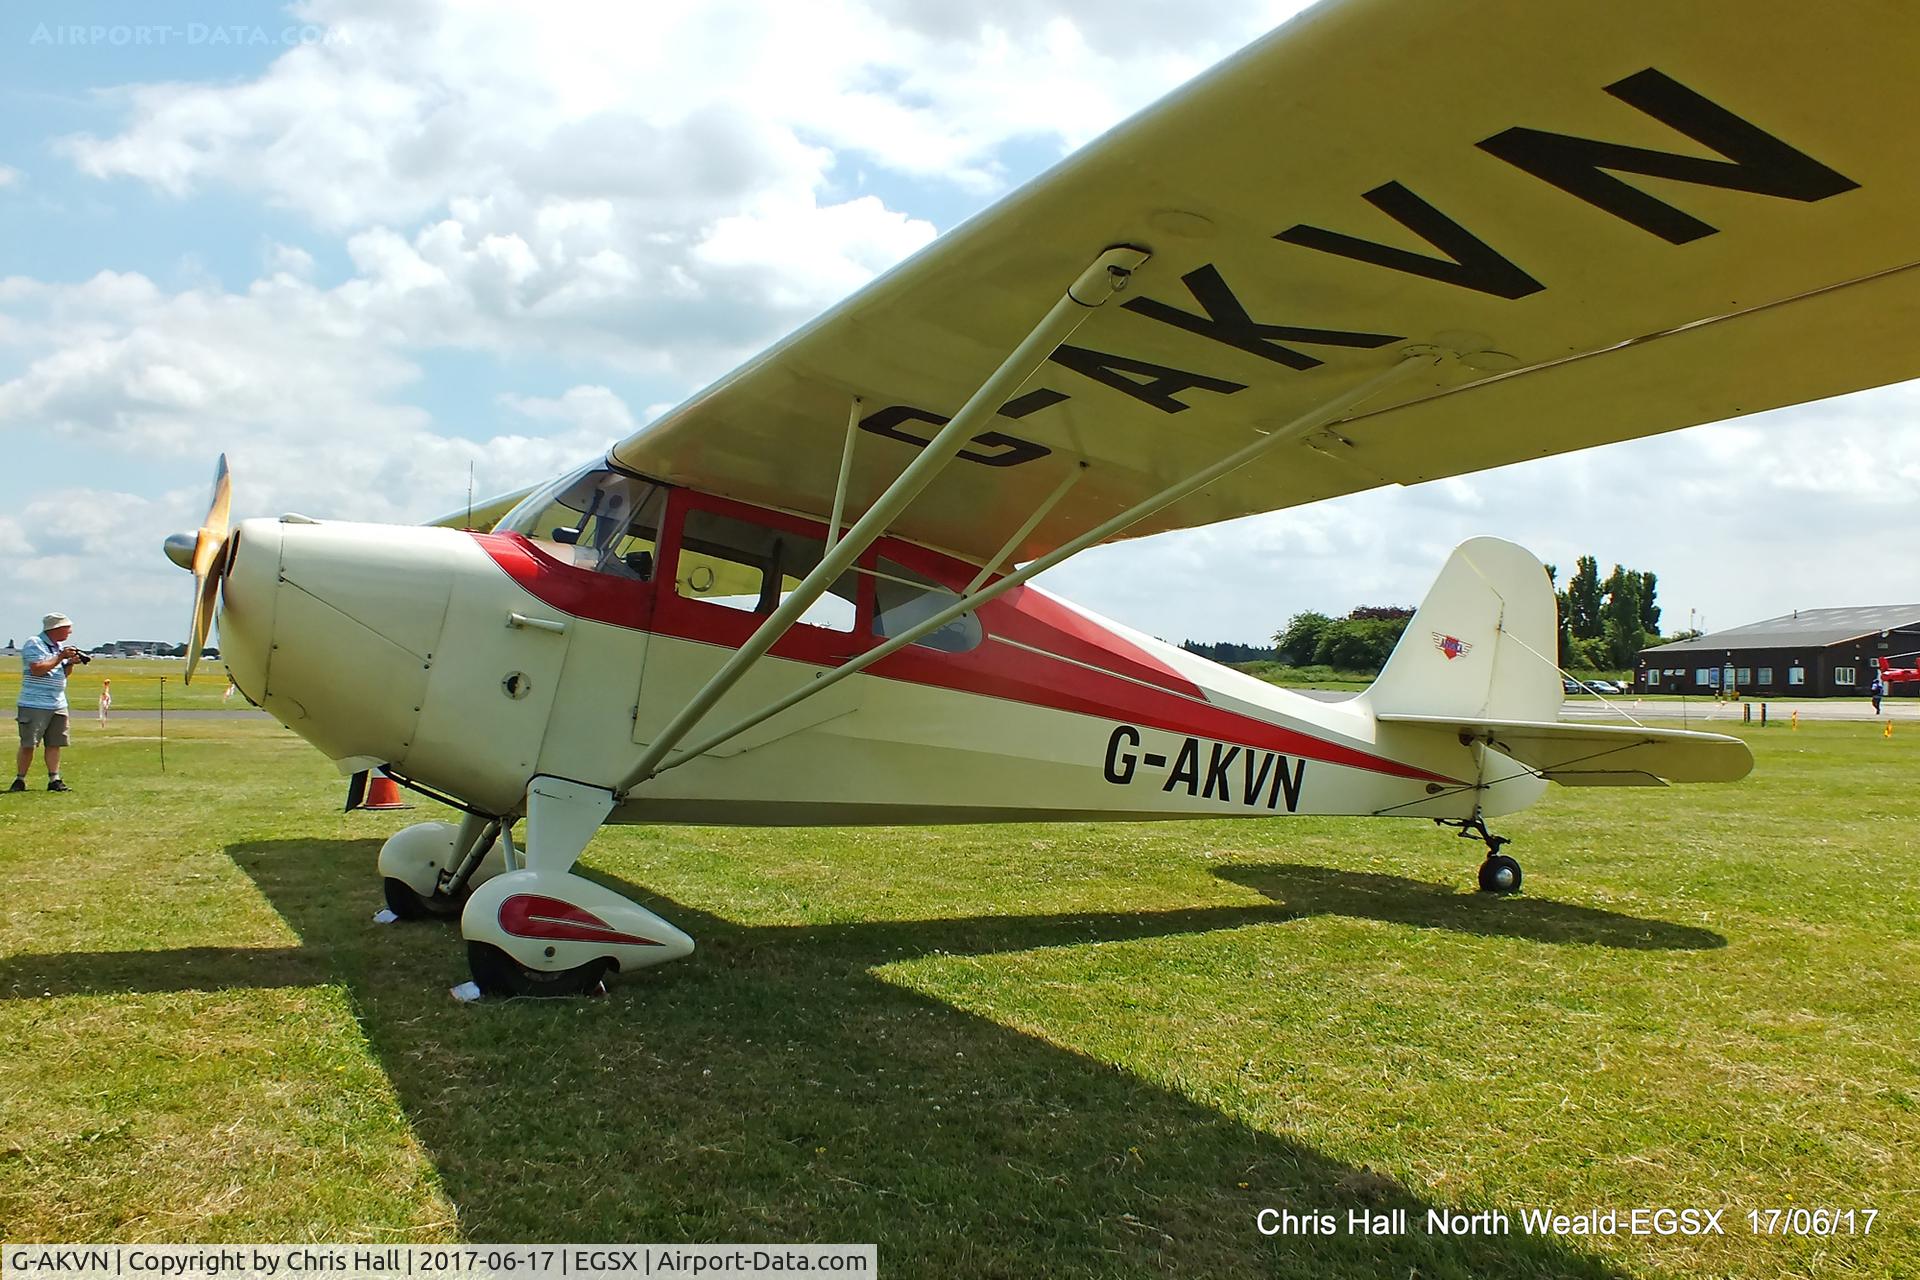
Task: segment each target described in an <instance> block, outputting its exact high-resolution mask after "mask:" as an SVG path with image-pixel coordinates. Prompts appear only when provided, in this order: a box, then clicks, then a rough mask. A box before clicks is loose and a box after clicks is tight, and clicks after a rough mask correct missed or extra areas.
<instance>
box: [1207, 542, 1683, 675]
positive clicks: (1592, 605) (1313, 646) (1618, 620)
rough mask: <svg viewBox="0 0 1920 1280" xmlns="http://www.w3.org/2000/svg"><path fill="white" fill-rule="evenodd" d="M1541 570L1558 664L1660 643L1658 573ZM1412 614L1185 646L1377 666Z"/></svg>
mask: <svg viewBox="0 0 1920 1280" xmlns="http://www.w3.org/2000/svg"><path fill="white" fill-rule="evenodd" d="M1546 571H1547V580H1548V581H1549V582H1550V583H1552V584H1553V586H1554V598H1555V599H1556V600H1557V601H1558V602H1559V606H1560V645H1559V649H1560V652H1559V663H1560V665H1561V666H1562V667H1563V668H1566V669H1567V670H1570V671H1571V670H1619V669H1622V668H1626V667H1631V666H1632V665H1633V663H1634V659H1635V658H1636V657H1637V656H1638V655H1639V653H1640V651H1641V650H1642V649H1644V648H1646V647H1647V646H1648V645H1650V644H1658V643H1659V642H1660V606H1659V604H1658V603H1657V596H1658V591H1659V577H1658V575H1656V574H1655V573H1653V572H1652V571H1651V570H1643V569H1628V568H1625V567H1623V566H1621V565H1617V564H1616V565H1614V566H1613V572H1612V573H1610V574H1608V575H1607V576H1606V577H1605V578H1604V579H1603V578H1601V576H1600V565H1599V562H1598V561H1596V560H1595V559H1594V558H1593V557H1592V556H1581V557H1580V559H1579V560H1578V561H1577V562H1576V563H1575V565H1574V571H1573V575H1572V576H1571V577H1570V578H1568V579H1567V585H1566V588H1565V589H1564V590H1562V589H1561V587H1560V581H1559V580H1560V570H1559V568H1558V566H1556V565H1547V566H1546ZM1412 617H1413V610H1412V609H1409V608H1407V607H1406V606H1404V605H1363V606H1361V607H1360V608H1358V609H1354V610H1353V611H1352V612H1350V613H1348V614H1347V615H1346V616H1345V617H1344V618H1334V617H1329V616H1328V615H1327V614H1324V613H1317V612H1314V611H1312V610H1308V611H1306V612H1303V613H1296V614H1294V615H1293V617H1291V618H1289V619H1288V620H1287V625H1286V626H1285V627H1283V628H1281V629H1280V630H1279V631H1276V632H1275V633H1274V636H1273V643H1274V649H1273V651H1272V652H1262V651H1258V650H1255V649H1254V648H1253V647H1252V646H1249V645H1225V644H1222V645H1205V646H1201V645H1193V644H1189V645H1187V646H1186V647H1187V648H1189V649H1192V650H1193V651H1194V652H1196V653H1203V654H1205V656H1208V657H1213V658H1214V659H1215V661H1219V662H1233V661H1256V660H1259V659H1261V658H1268V657H1275V658H1277V659H1278V660H1279V661H1281V662H1284V663H1286V664H1287V665H1289V666H1294V667H1312V666H1324V667H1334V668H1337V669H1339V670H1342V671H1378V670H1380V668H1382V667H1384V666H1385V665H1386V664H1387V658H1388V656H1389V655H1391V654H1392V653H1393V647H1394V646H1395V645H1396V644H1398V643H1400V636H1401V634H1402V633H1403V632H1405V631H1406V629H1407V622H1408V620H1409V619H1411V618H1412ZM1228 650H1235V651H1241V650H1244V651H1245V652H1246V653H1248V654H1249V655H1250V656H1249V657H1247V658H1238V657H1227V656H1223V655H1224V653H1225V651H1228ZM1212 651H1219V653H1218V654H1216V652H1212Z"/></svg>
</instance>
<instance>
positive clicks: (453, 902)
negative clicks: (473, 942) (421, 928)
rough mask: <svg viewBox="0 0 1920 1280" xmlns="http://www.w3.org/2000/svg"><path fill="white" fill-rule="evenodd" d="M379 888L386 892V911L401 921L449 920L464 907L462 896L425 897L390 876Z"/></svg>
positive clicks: (434, 895) (463, 897)
mask: <svg viewBox="0 0 1920 1280" xmlns="http://www.w3.org/2000/svg"><path fill="white" fill-rule="evenodd" d="M381 888H383V889H385V890H386V895H387V910H389V911H391V912H393V914H395V915H396V916H399V917H400V918H401V919H402V920H451V919H453V918H455V917H456V916H458V915H459V914H460V908H461V907H463V906H465V905H466V896H465V895H464V894H462V895H461V896H459V897H454V896H452V895H450V894H445V893H436V894H433V895H432V896H431V897H425V896H422V895H421V894H420V893H419V891H418V890H416V889H415V888H414V887H413V886H412V885H410V884H408V883H407V882H406V881H405V880H397V879H395V878H394V877H392V876H388V877H387V878H386V879H385V880H384V881H383V882H382V884H381Z"/></svg>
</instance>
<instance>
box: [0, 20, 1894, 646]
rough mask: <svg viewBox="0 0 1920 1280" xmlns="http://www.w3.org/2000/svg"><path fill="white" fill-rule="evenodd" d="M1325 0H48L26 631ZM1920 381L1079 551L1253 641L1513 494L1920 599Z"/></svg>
mask: <svg viewBox="0 0 1920 1280" xmlns="http://www.w3.org/2000/svg"><path fill="white" fill-rule="evenodd" d="M1294 7H1295V6H1294V5H1293V4H1291V3H1288V2H1287V0H1267V2H1265V3H1230V2H1228V0H1200V2H1198V3H1194V4H1189V5H1183V6H1166V5H1161V4H1149V3H1147V0H1104V2H1097V0H981V3H979V4H976V5H974V6H969V7H965V8H955V7H953V6H944V5H932V4H926V5H918V4H913V3H905V2H902V0H822V2H821V3H820V4H818V5H810V6H805V7H800V6H790V5H775V4H766V3H760V2H759V0H703V2H695V0H683V2H682V3H678V4H671V3H658V4H653V5H649V6H644V7H643V6H631V5H619V4H613V3H598V2H593V3H583V4H581V5H579V6H576V7H574V8H572V9H569V10H567V11H566V17H565V18H564V19H561V18H556V17H555V16H554V11H552V10H550V9H547V8H543V7H539V6H534V5H531V4H527V5H524V6H521V5H515V4H512V3H507V2H506V0H502V2H501V3H497V4H490V5H485V6H478V7H475V6H465V7H462V6H456V5H453V4H451V3H450V2H448V0H401V2H395V3H389V2H383V0H304V2H303V3H301V4H299V5H297V6H272V5H259V4H239V3H224V4H223V3H212V2H208V0H193V2H192V3H164V2H163V3H146V4H139V5H135V4H105V3H64V4H59V5H54V4H51V3H34V2H28V3H16V4H14V5H10V6H8V7H7V8H6V9H5V10H4V11H0V447H3V448H4V449H5V451H6V456H7V458H8V465H7V466H6V467H5V468H4V469H0V555H4V556H5V557H6V563H7V564H8V565H9V568H8V569H7V571H6V573H5V574H4V576H0V638H5V637H6V636H7V635H16V636H17V635H20V634H25V633H26V632H28V631H30V630H31V629H32V623H33V621H34V620H36V619H37V618H38V617H39V615H40V614H41V613H42V612H44V611H46V610H47V609H50V608H60V609H63V610H65V611H67V612H69V613H72V614H74V615H75V616H76V617H77V618H79V619H80V622H81V627H80V630H81V639H82V640H83V641H89V642H97V641H104V640H107V639H113V638H121V637H128V636H150V637H156V638H159V637H168V638H178V637H179V636H180V635H181V634H182V633H183V632H184V629H185V617H186V612H187V607H188V603H189V602H188V590H187V583H186V579H185V578H184V576H183V575H180V574H179V573H178V571H177V570H174V569H173V568H172V567H171V566H170V565H167V564H166V563H165V561H164V560H162V559H161V557H160V554H159V543H160V540H161V538H162V537H163V536H164V535H165V533H167V532H168V531H170V530H173V529H182V528H189V527H191V526H192V525H193V524H194V523H195V522H196V519H197V517H198V515H199V513H200V511H201V510H202V509H203V508H204V504H205V500H206V491H207V487H208V482H209V480H210V477H211V474H212V470H213V460H214V458H215V456H216V455H217V454H219V453H220V452H222V451H225V452H227V453H228V454H229V455H230V456H231V457H232V459H233V465H234V471H235V475H236V478H237V480H238V482H239V505H240V509H241V511H242V512H243V513H261V512H277V511H281V510H301V511H306V512H308V513H310V514H318V515H334V516H340V517H345V518H356V519H384V520H396V521H408V520H418V519H422V518H426V517H428V516H431V515H434V514H438V513H440V512H442V511H445V510H450V509H452V508H454V507H455V506H457V505H458V504H459V502H460V501H461V500H462V499H463V497H464V494H465V490H466V485H467V474H468V467H469V465H470V464H471V465H472V467H473V468H474V471H475V472H476V474H477V476H478V483H479V487H480V489H481V490H483V491H492V490H504V489H509V488H513V487H517V486H519V485H523V484H528V483H532V482H534V481H535V480H538V479H541V478H543V477H545V476H547V475H549V474H553V473H555V472H557V471H558V470H559V469H561V468H562V467H564V466H566V465H569V464H571V463H573V462H575V461H579V460H583V459H584V458H586V457H587V456H589V455H591V454H592V453H594V452H596V451H597V450H599V449H603V448H604V447H605V446H606V445H607V444H608V443H610V442H611V441H612V440H613V439H616V438H618V437H619V436H620V435H623V434H625V433H626V432H627V431H630V430H632V429H633V428H634V427H635V426H637V425H639V424H640V423H643V422H644V421H646V420H647V419H648V418H649V417H650V416H652V415H653V414H655V413H657V412H659V411H660V410H661V409H663V408H664V407H666V406H668V405H671V404H673V403H676V402H678V401H679V400H680V399H682V398H684V397H685V396H686V395H688V394H690V393H691V392H693V391H695V390H697V389H698V388H699V387H701V386H703V385H704V384H705V383H706V382H708V381H710V380H711V379H713V378H715V377H717V376H719V375H721V374H723V373H724V372H726V370H727V369H729V368H731V367H732V366H733V365H734V364H736V363H737V362H738V361H740V360H742V359H745V358H746V357H748V356H750V355H751V354H753V352H755V351H756V350H758V349H760V348H761V347H762V346H764V345H765V344H767V343H769V342H772V341H774V340H776V339H778V338H779V337H780V336H781V335H782V334H784V333H785V332H787V331H789V330H790V329H792V328H793V327H794V326H796V325H798V324H800V323H803V322H804V321H805V320H806V319H808V318H809V317H810V316H811V315H813V314H815V313H817V312H818V311H819V310H821V309H824V308H825V307H827V306H829V305H831V304H832V303H833V302H834V301H836V300H837V299H838V298H840V297H842V296H844V295H845V294H846V293H847V292H849V291H851V290H852V289H855V288H857V287H859V285H860V284H861V283H863V282H864V281H865V280H867V279H870V278H871V277H872V276H873V275H874V274H877V273H878V272H879V271H882V270H884V269H885V268H886V267H887V266H889V265H891V264H892V263H893V262H895V261H897V260H899V259H900V258H901V257H904V256H905V255H906V254H908V253H911V252H912V251H914V250H915V249H917V248H919V247H920V246H922V245H923V244H925V243H926V242H927V241H928V240H929V239H931V238H932V237H933V236H934V235H936V234H937V233H938V232H940V231H942V230H945V229H947V228H949V227H951V226H952V225H954V224H955V223H956V222H958V221H960V220H961V219H963V218H965V217H966V216H968V215H969V214H971V213H973V212H975V211H977V210H978V209H980V208H982V207H984V205H986V204H987V203H988V202H990V201H991V200H993V199H994V198H996V197H997V196H999V195H1001V194H1004V192H1005V191H1006V190H1008V189H1009V188H1010V187H1011V186H1013V185H1015V184H1017V183H1018V182H1020V181H1023V180H1025V179H1026V178H1028V177H1031V176H1033V175H1034V174H1036V173H1038V172H1040V171H1042V170H1043V169H1045V168H1046V167H1047V166H1048V165H1050V164H1051V163H1053V162H1054V161H1055V160H1057V159H1058V158H1059V157H1060V156H1062V155H1063V154H1065V153H1066V152H1067V151H1068V150H1070V149H1071V148H1072V147H1073V146H1075V145H1078V144H1080V143H1082V142H1084V141H1086V140H1088V139H1089V138H1091V137H1092V136H1094V135H1095V134H1097V133H1098V132H1099V131H1101V130H1102V129H1104V128H1106V127H1108V126H1109V125H1111V124H1113V123H1115V122H1117V121H1118V120H1119V119H1121V118H1123V117H1124V116H1125V115H1126V114H1127V113H1129V112H1130V111H1132V110H1134V109H1136V108H1138V107H1139V106H1141V105H1144V104H1145V103H1146V102H1148V101H1151V100H1152V99H1153V98H1155V97H1157V96H1159V95H1160V94H1161V93H1163V92H1165V91H1167V90H1168V89H1171V88H1172V87H1174V86H1175V85H1177V84H1178V83H1180V82H1181V81H1182V80H1184V79H1185V78H1186V77H1188V76H1190V75H1192V74H1194V73H1195V72H1197V71H1199V70H1201V69H1204V68H1205V67H1206V66H1208V65H1210V64H1212V63H1213V62H1215V61H1217V60H1218V59H1219V58H1221V57H1223V56H1225V55H1226V54H1228V53H1230V52H1231V51H1233V50H1234V49H1236V48H1238V47H1240V46H1241V45H1243V44H1244V43H1245V42H1246V41H1248V40H1249V39H1251V38H1253V37H1254V36H1256V35H1258V34H1259V33H1261V32H1262V31H1264V30H1267V29H1269V28H1270V27H1271V26H1273V25H1274V24H1276V23H1277V22H1279V21H1281V20H1283V19H1284V18H1285V17H1286V16H1288V14H1289V13H1290V12H1291V11H1292V10H1293V9H1294ZM688 156H697V157H698V158H699V160H700V163H698V164H693V165H689V164H687V163H685V160H686V157H688ZM722 229H724V230H725V231H726V243H727V245H728V246H729V248H728V250H727V255H726V256H725V260H724V261H723V260H722V257H721V255H718V254H716V252H715V246H716V244H718V243H719V242H720V236H719V235H718V232H719V231H720V230H722ZM794 236H802V237H804V238H805V240H806V242H807V243H808V244H809V245H811V246H814V251H813V252H812V253H811V254H810V255H808V257H807V260H806V261H805V262H794V261H791V260H789V259H790V255H787V254H785V253H783V252H782V246H783V244H785V243H787V242H788V241H789V240H790V239H791V238H792V237H794ZM1915 398H1916V397H1915V396H1914V394H1913V392H1911V391H1910V390H1908V389H1906V388H1894V389H1891V390H1888V391H1883V392H1879V393H1873V394H1870V395H1867V396H1860V397H1851V398H1848V399H1846V400H1843V401H1835V402H1829V403H1827V404H1825V405H1819V406H1812V407H1809V408H1807V409H1802V410H1792V411H1785V412H1783V413H1777V414H1772V415H1764V416H1762V417H1760V418H1756V419H1751V420H1747V421H1745V422H1743V423H1741V424H1738V425H1735V426H1731V427H1721V428H1706V429H1701V430H1696V431H1691V432H1683V433H1679V434H1677V435H1675V436H1672V437H1666V438H1662V439H1659V440H1654V441H1648V442H1642V443H1640V444H1636V445H1632V446H1622V447H1617V448H1614V449H1609V450H1602V451H1597V452H1595V453H1591V454H1588V455H1578V456H1575V457H1572V458H1564V459H1557V460H1550V461H1549V462H1545V463H1539V464H1531V465H1530V466H1529V467H1523V468H1509V469H1506V471H1504V472H1496V473H1489V474H1487V475H1484V476H1480V477H1473V478H1470V479H1466V480H1460V481H1448V482H1443V483H1441V484H1437V485H1429V486H1421V487H1419V488H1416V489H1410V490H1396V491H1383V492H1377V493H1372V494H1366V495H1359V496H1356V497H1355V498H1352V499H1346V500H1342V501H1340V502H1335V503H1329V504H1323V505H1322V506H1319V507H1315V508H1310V509H1305V510H1302V511H1296V512H1287V513H1280V514H1277V515H1274V516H1270V517H1258V518H1255V519H1252V520H1248V521H1241V522H1235V523H1234V524H1232V525H1229V526H1223V527H1219V528H1215V529H1210V530H1199V531H1192V532H1190V533H1186V534H1179V535H1174V536H1171V537H1162V538H1157V539H1153V540H1150V541H1148V542H1145V543H1142V544H1138V545H1123V546H1117V547H1110V548H1103V549H1101V550H1099V551H1096V552H1094V553H1092V554H1090V555H1088V556H1087V557H1085V558H1083V559H1082V560H1080V561H1077V562H1075V563H1074V564H1071V565H1069V566H1067V567H1065V568H1063V569H1061V570H1058V571H1056V572H1055V573H1053V574H1051V575H1049V577H1048V579H1047V582H1048V584H1049V585H1051V586H1053V587H1055V588H1056V589H1058V590H1061V591H1063V592H1065V593H1066V594H1068V595H1070V596H1073V597H1074V598H1076V599H1078V600H1080V601H1082V602H1083V603H1085V604H1087V605H1089V606H1091V607H1093V608H1096V609H1099V610H1102V611H1103V612H1107V613H1110V614H1112V615H1114V616H1116V617H1118V618H1120V619H1121V620H1122V621H1124V622H1127V623H1129V624H1131V625H1133V626H1136V627H1139V628H1141V629H1143V630H1147V631H1150V632H1154V633H1157V634H1161V635H1166V636H1169V637H1170V638H1174V639H1179V638H1182V637H1185V636H1189V635H1191V636H1193V637H1194V638H1200V639H1237V640H1243V641H1251V640H1256V639H1259V638H1260V637H1263V636H1265V635H1267V634H1269V633H1270V632H1271V631H1272V630H1273V629H1274V628H1276V627H1277V626H1279V625H1281V624H1282V623H1284V621H1285V619H1286V617H1287V616H1288V615H1290V614H1291V613H1293V612H1295V611H1298V610H1300V609H1306V608H1314V609H1321V610H1326V611H1329V612H1336V611H1344V610H1345V609H1347V608H1349V607H1352V606H1353V605H1356V604H1361V603H1384V602H1388V601H1399V602H1405V603H1412V602H1414V601H1416V600H1417V599H1418V598H1419V596H1420V594H1421V593H1422V592H1423V591H1424V589H1425V586H1426V584H1427V582H1428V581H1429V580H1430V578H1431V576H1432V575H1433V573H1434V572H1436V570H1437V568H1438V560H1437V558H1436V557H1435V556H1433V555H1430V554H1427V550H1426V549H1427V548H1429V547H1431V546H1432V545H1434V543H1435V542H1436V541H1449V542H1450V541H1456V540H1459V539H1462V538H1465V537H1467V536H1471V535H1474V534H1477V533H1496V534H1500V535H1502V536H1506V537H1510V538H1514V539H1515V540H1518V541H1521V542H1523V543H1525V544H1527V545H1528V546H1530V547H1532V548H1533V549H1534V550H1536V551H1538V552H1539V553H1540V554H1541V555H1542V557H1543V558H1545V559H1549V560H1557V561H1559V562H1561V563H1571V562H1572V559H1573V558H1574V556H1576V555H1578V554H1581V553H1582V552H1587V553H1591V554H1594V555H1596V556H1598V557H1599V558H1600V560H1601V561H1602V564H1603V567H1604V566H1605V565H1607V564H1610V563H1612V562H1614V561H1616V560H1617V561H1624V562H1625V563H1627V564H1629V565H1632V566H1636V567H1643V568H1651V569H1654V570H1656V571H1658V572H1659V573H1660V574H1661V582H1662V587H1663V592H1662V596H1663V603H1665V605H1666V606H1667V608H1668V610H1669V612H1668V618H1669V620H1670V621H1671V620H1675V619H1684V618H1685V616H1686V612H1687V610H1688V608H1689V607H1691V608H1693V609H1694V610H1695V611H1696V614H1698V615H1704V616H1705V617H1706V618H1707V619H1708V621H1709V622H1710V623H1713V624H1720V623H1724V624H1726V625H1733V624H1735V623H1739V622H1744V621H1750V620H1752V619H1754V618H1757V617H1762V616H1767V615H1768V614H1769V613H1778V612H1784V611H1785V610H1787V609H1790V608H1793V607H1818V606H1825V605H1842V604H1868V603H1889V602H1896V601H1905V600H1914V599H1920V586H1916V584H1915V583H1914V581H1913V578H1912V575H1910V574H1906V573H1904V571H1903V570H1902V569H1901V568H1900V565H1901V563H1902V562H1901V558H1900V557H1898V556H1897V555H1893V556H1887V555H1886V554H1885V553H1887V552H1890V551H1891V550H1892V549H1893V548H1895V547H1897V546H1898V545H1903V544H1904V542H1905V541H1910V539H1911V515H1912V512H1913V510H1914V509H1915V506H1914V500H1915V498H1916V497H1920V450H1916V449H1915V447H1914V445H1913V444H1911V443H1909V442H1908V440H1907V434H1908V433H1906V432H1905V431H1904V423H1905V421H1906V420H1908V419H1910V418H1911V416H1912V410H1913V408H1914V407H1915V404H1914V401H1915ZM1809 459H1811V460H1812V462H1811V463H1809ZM1782 512H1790V513H1791V514H1792V519H1791V521H1783V520H1782V519H1781V513H1782ZM1809 530H1818V536H1817V538H1813V539H1809V537H1808V531H1809ZM1755 563H1764V564H1767V565H1768V566H1769V571H1768V573H1767V574H1766V575H1765V576H1764V577H1761V576H1759V575H1756V574H1753V573H1749V572H1747V571H1746V569H1745V566H1747V565H1750V564H1755Z"/></svg>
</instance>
